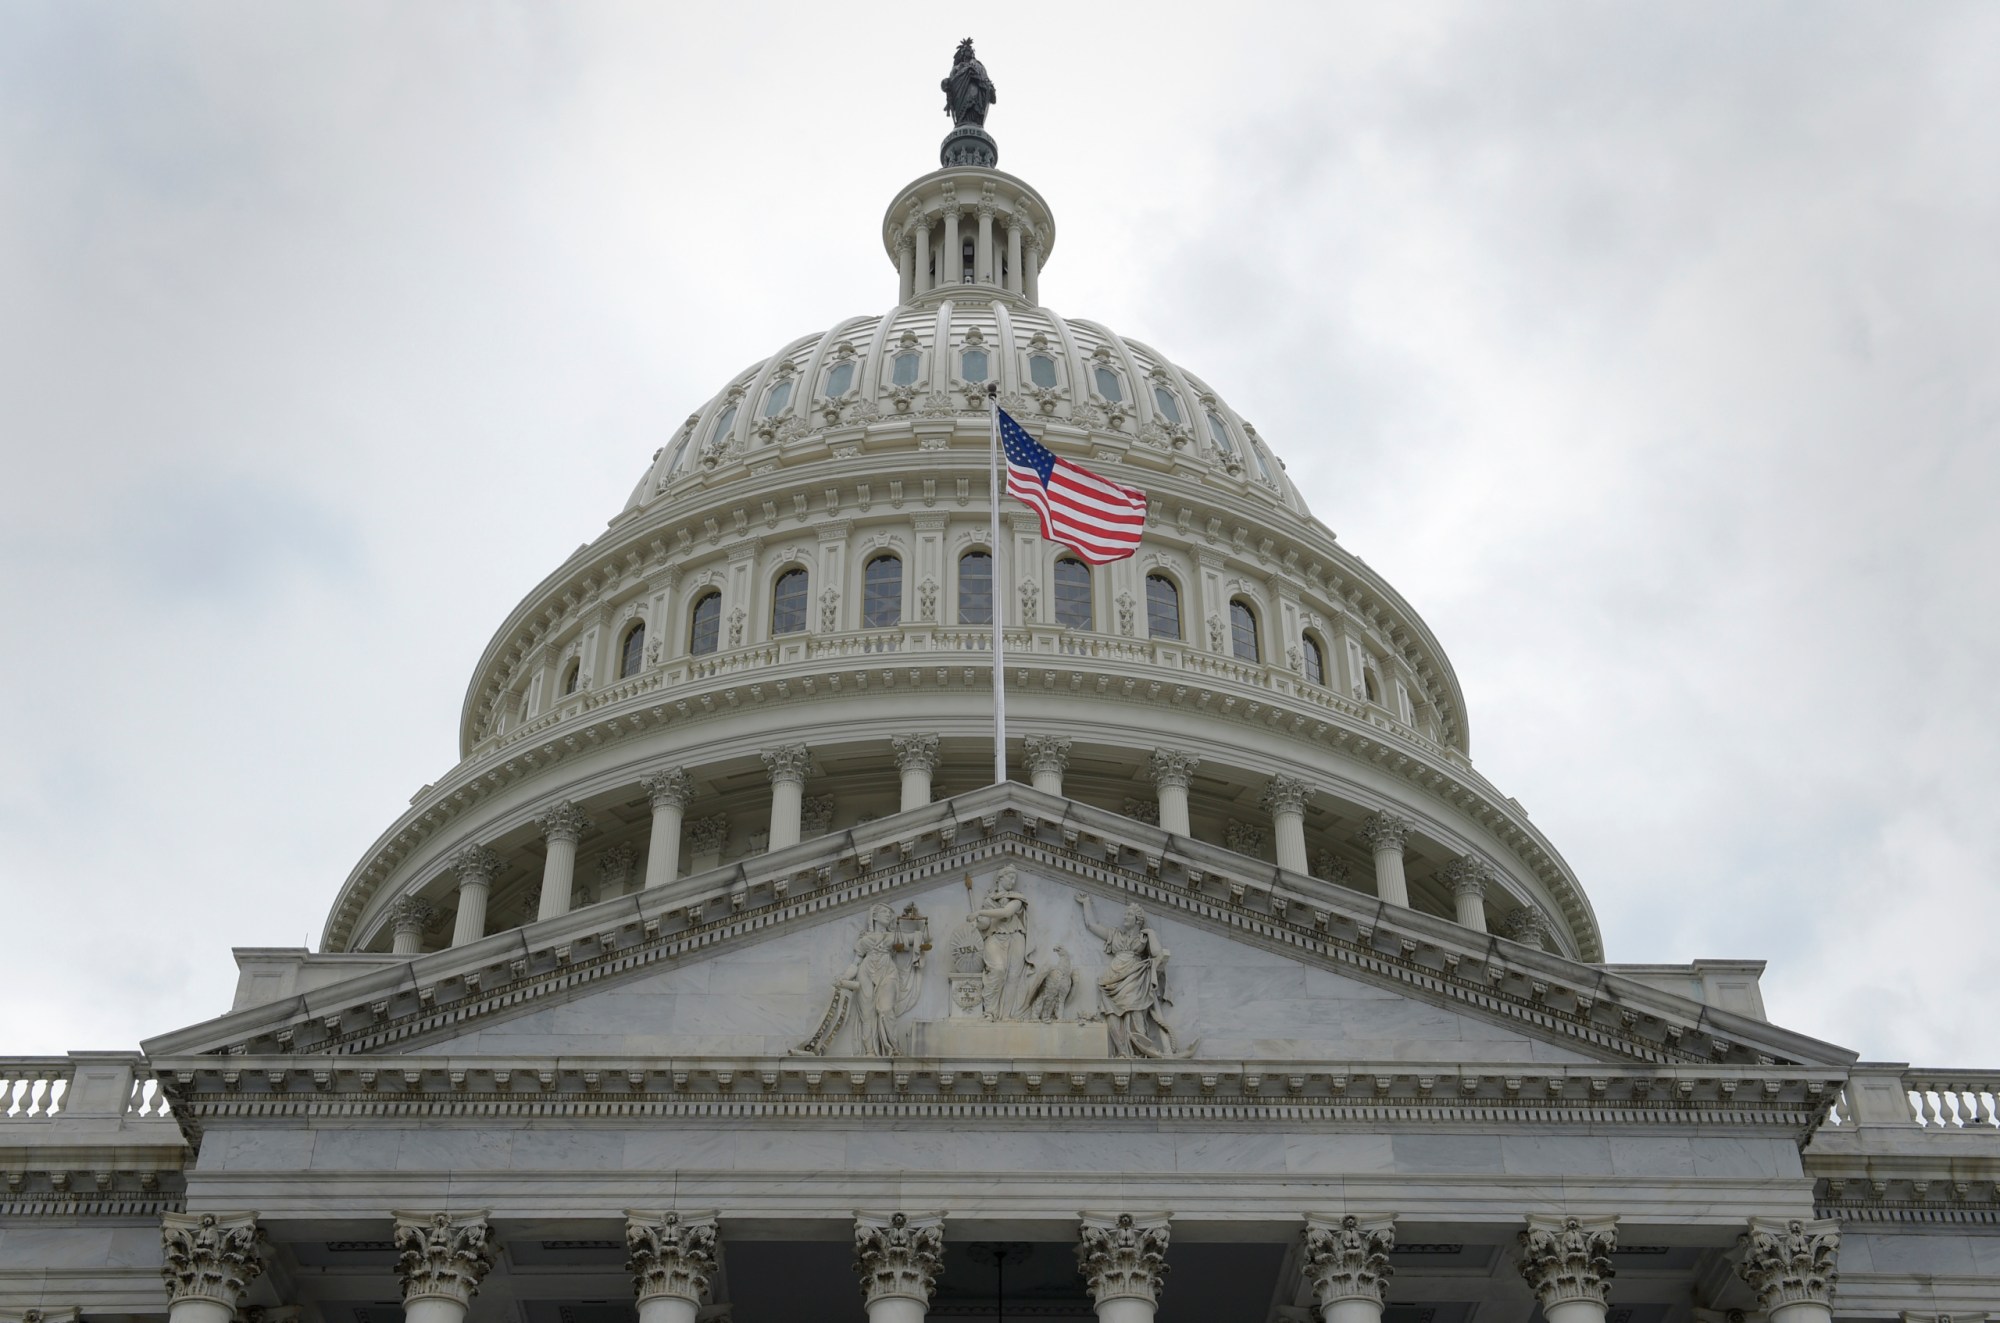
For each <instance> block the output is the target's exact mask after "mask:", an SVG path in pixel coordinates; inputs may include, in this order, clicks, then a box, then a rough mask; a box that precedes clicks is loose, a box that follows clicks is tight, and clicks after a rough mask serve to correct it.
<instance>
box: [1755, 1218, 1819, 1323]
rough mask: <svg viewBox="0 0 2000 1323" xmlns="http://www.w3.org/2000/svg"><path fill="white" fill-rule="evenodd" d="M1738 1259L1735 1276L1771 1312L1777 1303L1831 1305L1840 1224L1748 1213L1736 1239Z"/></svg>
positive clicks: (1766, 1310) (1776, 1307)
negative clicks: (1746, 1224)
mask: <svg viewBox="0 0 2000 1323" xmlns="http://www.w3.org/2000/svg"><path fill="white" fill-rule="evenodd" d="M1736 1244H1737V1246H1738V1248H1739V1249H1740V1250H1741V1251H1742V1254H1743V1258H1742V1260H1741V1262H1739V1263H1738V1264H1737V1265H1736V1272H1737V1275H1738V1276H1740V1277H1741V1278H1742V1279H1743V1280H1744V1281H1745V1282H1748V1283H1749V1284H1750V1289H1751V1290H1753V1291H1755V1292H1756V1293H1757V1307H1758V1308H1759V1309H1761V1310H1763V1311H1764V1312H1765V1313H1767V1314H1769V1313H1773V1312H1775V1311H1776V1310H1777V1309H1778V1308H1779V1307H1781V1306H1783V1305H1797V1304H1815V1305H1825V1306H1827V1307H1828V1308H1831V1307H1832V1305H1833V1284H1834V1282H1835V1281H1837V1280H1838V1279H1839V1277H1840V1274H1839V1273H1838V1272H1836V1271H1835V1270H1834V1268H1835V1262H1836V1260H1837V1259H1838V1258H1839V1255H1840V1223H1839V1222H1837V1221H1835V1220H1834V1219H1832V1218H1800V1217H1793V1218H1782V1217H1753V1218H1751V1219H1750V1229H1749V1230H1748V1231H1746V1232H1744V1233H1743V1234H1742V1235H1741V1236H1738V1237H1737V1238H1736Z"/></svg>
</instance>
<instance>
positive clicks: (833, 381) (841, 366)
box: [826, 363, 854, 400]
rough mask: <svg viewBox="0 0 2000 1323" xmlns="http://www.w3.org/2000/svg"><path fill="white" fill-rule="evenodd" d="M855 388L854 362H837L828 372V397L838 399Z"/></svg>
mask: <svg viewBox="0 0 2000 1323" xmlns="http://www.w3.org/2000/svg"><path fill="white" fill-rule="evenodd" d="M853 388H854V364H853V363H835V364H834V365H833V371H831V372H829V373H827V374H826V398H828V399H829V400H837V399H839V398H840V397H841V396H843V395H845V394H847V392H848V391H850V390H852V389H853Z"/></svg>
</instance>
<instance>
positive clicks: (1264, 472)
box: [1250, 444, 1278, 483]
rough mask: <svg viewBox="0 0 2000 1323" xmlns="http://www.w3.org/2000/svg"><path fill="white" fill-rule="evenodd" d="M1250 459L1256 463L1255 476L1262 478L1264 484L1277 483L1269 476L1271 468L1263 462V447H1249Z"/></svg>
mask: <svg viewBox="0 0 2000 1323" xmlns="http://www.w3.org/2000/svg"><path fill="white" fill-rule="evenodd" d="M1250 458H1252V459H1254V460H1256V461H1257V475H1258V476H1259V477H1261V478H1263V479H1264V481H1265V482H1269V483H1276V482H1277V481H1278V480H1277V479H1276V478H1274V477H1272V476H1271V466H1270V465H1269V464H1267V463H1265V462H1264V447H1262V446H1259V445H1254V444H1253V445H1252V446H1251V447H1250Z"/></svg>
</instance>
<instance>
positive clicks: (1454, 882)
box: [1444, 854, 1486, 933]
mask: <svg viewBox="0 0 2000 1323" xmlns="http://www.w3.org/2000/svg"><path fill="white" fill-rule="evenodd" d="M1444 884H1445V885H1446V886H1448V887H1450V888H1451V894H1452V896H1453V897H1454V898H1455V899H1456V901H1457V904H1458V922H1459V924H1460V925H1461V926H1463V927H1466V928H1470V929H1472V931H1474V932H1476V933H1483V932H1485V931H1486V865H1485V864H1482V863H1480V862H1479V861H1478V860H1477V859H1474V858H1473V857H1472V856H1471V855H1469V854H1462V855H1460V856H1459V857H1458V858H1456V859H1454V860H1452V861H1451V862H1450V863H1448V864H1446V865H1445V866H1444Z"/></svg>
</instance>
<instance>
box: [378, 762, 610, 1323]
mask: <svg viewBox="0 0 2000 1323" xmlns="http://www.w3.org/2000/svg"><path fill="white" fill-rule="evenodd" d="M539 821H540V823H541V827H542V835H543V836H544V837H545V838H546V839H547V840H548V843H549V853H548V857H547V858H545V859H543V860H542V907H541V909H540V910H538V911H537V912H536V914H535V918H536V920H537V921H540V920H542V919H553V918H555V917H556V916H557V915H560V914H568V913H569V892H570V886H571V884H572V883H574V882H575V881H576V843H577V842H578V841H580V840H582V839H583V834H584V833H585V832H586V831H588V830H590V819H589V818H586V817H585V816H584V815H583V813H582V811H581V810H580V809H578V808H577V806H576V805H574V804H572V803H570V802H569V801H568V800H566V799H565V800H564V801H563V802H562V803H560V804H558V805H556V806H555V807H554V808H552V809H550V810H549V811H548V812H547V813H544V814H543V815H542V816H541V818H540V819H539ZM405 1323H407V1320H406V1321H405Z"/></svg>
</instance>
